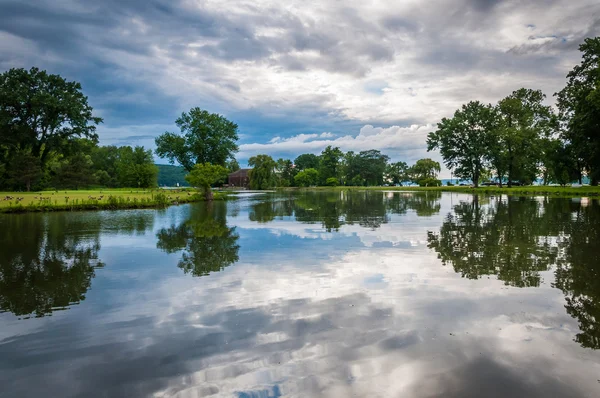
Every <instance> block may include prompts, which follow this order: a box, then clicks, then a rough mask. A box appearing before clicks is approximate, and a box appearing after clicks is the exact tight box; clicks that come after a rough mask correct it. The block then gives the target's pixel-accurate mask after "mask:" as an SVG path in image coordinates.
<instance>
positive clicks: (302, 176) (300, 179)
mask: <svg viewBox="0 0 600 398" xmlns="http://www.w3.org/2000/svg"><path fill="white" fill-rule="evenodd" d="M294 182H295V183H296V185H297V186H299V187H312V186H315V185H317V183H318V182H319V172H318V171H317V170H316V169H306V170H302V171H301V172H299V173H298V174H296V177H294Z"/></svg>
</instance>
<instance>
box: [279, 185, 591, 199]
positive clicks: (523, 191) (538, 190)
mask: <svg viewBox="0 0 600 398" xmlns="http://www.w3.org/2000/svg"><path fill="white" fill-rule="evenodd" d="M280 189H282V190H286V191H302V190H304V191H311V190H319V191H327V190H357V191H361V190H362V191H364V190H368V191H407V192H460V193H470V194H483V195H495V194H505V195H516V196H549V197H583V196H600V186H589V185H584V186H577V187H572V186H565V187H560V186H549V185H529V186H519V187H511V188H508V187H506V186H504V187H502V188H500V187H496V186H492V187H478V188H474V187H470V186H440V187H416V186H403V187H399V186H388V187H386V186H377V187H348V186H338V187H309V188H297V187H290V188H280Z"/></svg>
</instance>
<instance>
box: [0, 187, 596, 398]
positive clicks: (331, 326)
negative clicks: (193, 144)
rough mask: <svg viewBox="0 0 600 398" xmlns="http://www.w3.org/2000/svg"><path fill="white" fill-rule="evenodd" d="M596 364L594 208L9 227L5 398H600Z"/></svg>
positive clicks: (357, 203)
mask: <svg viewBox="0 0 600 398" xmlns="http://www.w3.org/2000/svg"><path fill="white" fill-rule="evenodd" d="M599 348H600V204H598V202H595V201H592V200H585V199H584V200H579V199H543V198H533V199H531V198H529V199H526V198H522V199H519V198H510V199H509V198H507V197H479V198H476V197H473V196H470V195H459V194H439V193H437V194H436V193H427V194H423V193H420V194H415V193H398V192H396V193H385V192H368V193H353V194H348V193H343V192H342V193H340V192H338V193H329V194H327V193H312V194H303V195H296V196H292V195H285V196H282V195H274V194H267V195H259V196H253V197H244V198H241V199H240V200H238V201H234V202H229V203H213V204H209V205H207V204H195V205H185V206H179V207H172V208H169V209H167V210H164V211H156V210H142V211H133V210H132V211H119V212H92V213H58V214H26V215H4V216H1V217H0V396H2V397H95V396H99V397H120V396H123V397H133V396H153V397H163V396H169V397H170V396H177V397H204V396H214V397H217V396H223V397H239V398H247V397H263V398H264V397H268V398H273V397H437V396H444V397H485V396H491V397H509V396H510V397H517V396H519V397H520V396H526V397H562V396H564V397H598V396H600V350H598V349H599Z"/></svg>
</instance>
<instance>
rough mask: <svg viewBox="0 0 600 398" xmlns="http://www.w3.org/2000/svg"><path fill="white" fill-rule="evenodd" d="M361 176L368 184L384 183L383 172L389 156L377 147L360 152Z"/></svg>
mask: <svg viewBox="0 0 600 398" xmlns="http://www.w3.org/2000/svg"><path fill="white" fill-rule="evenodd" d="M357 160H358V163H359V168H360V176H361V178H362V180H363V181H364V183H365V184H366V185H382V184H383V174H384V173H385V169H386V166H387V162H388V160H389V157H388V156H387V155H384V154H382V153H381V152H380V151H378V150H376V149H369V150H367V151H361V152H359V154H358V159H357Z"/></svg>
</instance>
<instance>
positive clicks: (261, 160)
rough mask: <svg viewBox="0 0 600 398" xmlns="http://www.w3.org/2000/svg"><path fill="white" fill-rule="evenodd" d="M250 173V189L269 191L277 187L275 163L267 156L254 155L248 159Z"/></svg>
mask: <svg viewBox="0 0 600 398" xmlns="http://www.w3.org/2000/svg"><path fill="white" fill-rule="evenodd" d="M248 165H249V166H250V167H252V170H251V171H250V188H252V189H269V188H273V187H274V186H276V185H277V179H276V177H275V168H276V167H277V162H275V160H273V158H272V157H270V156H269V155H256V156H252V157H251V158H250V159H248Z"/></svg>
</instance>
